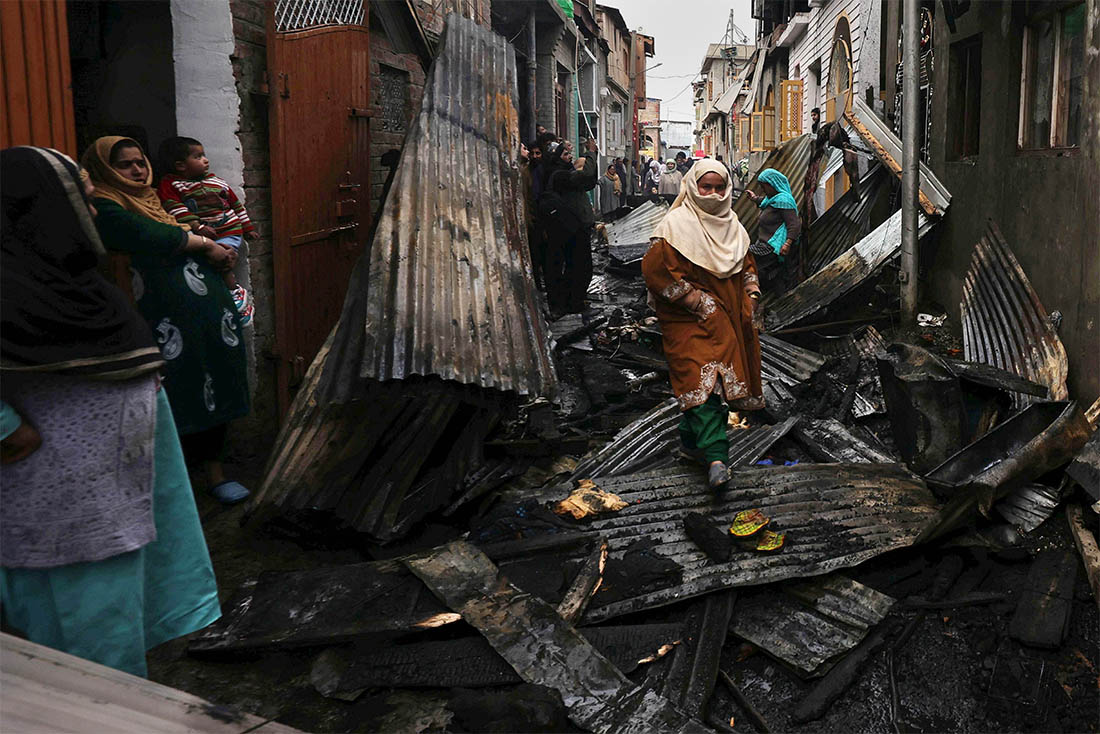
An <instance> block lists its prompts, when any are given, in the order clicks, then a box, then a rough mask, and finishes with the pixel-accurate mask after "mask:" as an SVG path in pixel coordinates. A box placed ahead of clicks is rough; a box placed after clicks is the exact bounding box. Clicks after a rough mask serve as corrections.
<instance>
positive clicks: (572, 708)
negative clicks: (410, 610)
mask: <svg viewBox="0 0 1100 734" xmlns="http://www.w3.org/2000/svg"><path fill="white" fill-rule="evenodd" d="M405 564H406V565H407V566H408V567H409V570H411V571H412V572H413V573H414V574H416V576H417V578H419V579H420V580H421V581H423V582H424V584H425V585H426V586H427V587H428V588H429V589H431V591H432V593H433V594H435V595H436V596H437V597H439V599H440V600H442V601H443V602H445V603H446V604H447V606H449V607H450V608H451V609H453V610H454V611H456V612H458V613H459V614H461V615H462V619H463V620H464V621H465V622H466V623H467V624H469V625H471V626H472V627H474V628H475V629H476V630H477V631H478V632H480V633H481V634H482V635H484V636H485V639H486V640H488V641H489V644H490V645H492V646H493V649H494V650H496V652H497V653H498V654H499V655H500V656H501V657H502V658H504V659H505V660H506V661H508V664H509V665H511V666H512V668H513V669H514V670H515V671H516V673H518V674H519V676H520V677H521V678H523V680H525V681H526V682H528V683H534V684H536V685H542V686H547V687H549V688H552V689H554V690H556V691H558V692H559V693H560V694H561V697H562V701H563V702H564V703H565V708H566V709H567V710H568V712H569V718H570V720H572V721H573V723H575V724H577V725H578V726H581V727H583V728H584V729H585V730H587V731H591V732H596V733H597V734H602V733H603V732H607V733H608V734H610V733H611V732H615V734H619V733H620V732H623V733H628V732H637V733H639V734H641V732H668V733H669V734H672V733H673V732H700V733H702V732H707V731H709V730H708V729H707V728H706V727H704V726H703V725H702V724H700V723H699V722H698V721H696V720H694V719H691V718H690V717H688V716H686V715H685V714H683V713H682V712H680V711H678V710H676V709H675V708H674V707H673V706H672V704H670V703H669V701H668V699H665V698H662V697H661V696H659V695H657V693H656V692H654V691H651V690H650V691H647V690H643V689H642V688H640V687H638V686H637V685H635V684H633V683H631V681H630V679H628V678H627V677H626V676H625V675H623V673H622V672H621V671H620V670H618V669H617V668H616V667H615V666H614V665H612V664H611V663H610V662H609V661H608V660H607V658H605V657H604V656H603V655H601V654H600V653H599V652H598V651H597V650H596V649H595V648H594V647H593V646H592V644H591V643H590V642H588V640H586V639H585V638H584V637H582V636H581V634H580V633H579V632H577V630H576V629H574V628H573V626H572V625H570V624H568V623H567V622H565V621H564V620H563V619H562V618H561V617H560V616H558V614H557V613H556V612H555V611H554V608H553V607H551V606H550V605H549V604H547V603H546V602H544V601H543V600H541V599H539V598H538V597H536V596H533V595H531V594H528V593H526V592H523V591H521V590H520V589H518V588H516V587H515V586H513V585H512V584H511V583H509V582H508V580H507V579H506V578H505V577H503V576H502V575H501V574H500V571H499V570H498V569H497V567H496V566H494V565H493V563H492V562H491V561H490V560H489V559H488V558H487V557H486V556H485V554H483V553H482V552H481V551H479V550H478V549H477V548H475V547H474V546H472V545H470V544H469V543H466V542H465V541H454V542H453V543H449V544H448V545H445V546H442V547H440V548H436V549H434V550H432V551H429V552H428V553H425V554H423V555H419V556H412V557H410V558H407V559H405Z"/></svg>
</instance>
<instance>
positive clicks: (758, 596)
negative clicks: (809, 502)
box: [730, 574, 895, 676]
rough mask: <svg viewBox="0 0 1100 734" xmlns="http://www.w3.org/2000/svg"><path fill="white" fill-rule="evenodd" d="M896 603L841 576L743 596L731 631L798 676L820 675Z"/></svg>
mask: <svg viewBox="0 0 1100 734" xmlns="http://www.w3.org/2000/svg"><path fill="white" fill-rule="evenodd" d="M894 602H895V600H894V599H893V598H892V597H890V596H887V595H886V594H882V593H880V592H878V591H875V590H874V589H872V588H870V587H869V586H864V585H863V584H861V583H858V582H856V581H852V580H851V579H849V578H847V577H845V576H842V575H840V574H829V575H828V576H823V577H820V578H817V579H812V580H810V581H806V582H799V583H793V584H787V585H785V586H783V587H782V590H780V589H774V588H769V589H767V590H763V589H762V590H760V591H754V592H750V593H747V594H744V595H742V597H741V599H740V600H739V602H738V605H737V614H735V615H734V617H733V620H732V622H731V624H730V631H731V632H733V633H734V634H735V635H738V636H739V637H742V638H744V639H746V640H748V641H749V642H751V643H753V644H754V645H756V646H757V647H759V648H761V649H762V650H764V651H765V652H766V653H768V654H769V655H772V656H773V657H775V658H778V659H779V660H781V661H783V662H784V663H787V664H788V665H790V666H791V667H792V668H794V669H796V670H798V671H799V672H800V673H802V674H805V675H810V676H817V675H823V674H824V673H825V672H826V671H827V670H828V668H829V667H830V666H831V664H832V663H833V662H834V661H835V660H836V659H837V658H838V657H840V656H841V655H843V654H844V653H846V652H848V651H849V650H851V649H852V648H853V647H855V646H856V645H857V644H859V642H860V641H861V640H862V639H863V638H864V637H866V636H867V632H868V631H869V630H870V629H871V627H873V626H874V625H876V624H878V623H879V622H881V621H882V620H883V619H884V618H885V617H886V614H887V613H888V612H889V611H890V608H891V607H892V606H893V605H894Z"/></svg>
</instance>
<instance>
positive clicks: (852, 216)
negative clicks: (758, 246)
mask: <svg viewBox="0 0 1100 734" xmlns="http://www.w3.org/2000/svg"><path fill="white" fill-rule="evenodd" d="M827 175H828V171H826V176H827ZM823 178H824V177H823ZM886 181H887V178H886V170H885V169H884V168H883V167H882V166H880V165H875V166H872V168H871V170H870V171H868V172H867V175H865V176H864V177H863V178H862V179H861V180H860V183H859V186H858V187H853V188H850V189H848V191H846V192H844V195H843V196H841V197H840V198H839V199H838V200H837V201H836V202H835V203H834V204H833V205H832V206H831V207H829V208H828V209H826V210H825V213H824V214H822V215H821V216H820V217H818V218H817V219H815V220H814V221H813V222H812V223H811V224H810V227H809V229H808V230H807V232H806V249H805V251H804V253H805V254H804V255H803V258H802V263H803V269H804V270H805V272H806V273H807V274H808V275H812V274H813V273H816V272H817V271H819V270H821V269H822V268H823V267H825V266H826V265H828V264H829V263H831V262H832V261H833V260H835V259H836V258H837V257H839V256H840V255H841V254H842V253H844V252H845V251H846V250H847V249H848V248H850V247H851V246H852V245H854V244H856V243H857V242H859V240H860V239H861V238H862V237H863V236H864V235H866V234H867V232H869V231H870V229H871V223H870V216H871V207H872V206H873V205H874V203H875V201H876V200H877V199H878V197H879V196H880V195H881V194H882V193H883V191H884V190H885V189H886V187H885V186H883V184H884V183H885V182H886Z"/></svg>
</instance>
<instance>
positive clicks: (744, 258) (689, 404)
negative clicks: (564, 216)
mask: <svg viewBox="0 0 1100 734" xmlns="http://www.w3.org/2000/svg"><path fill="white" fill-rule="evenodd" d="M731 201H732V187H731V186H730V181H729V172H728V171H727V170H726V167H725V166H724V165H722V164H721V163H719V162H717V161H713V160H710V159H703V160H701V161H699V162H698V163H696V164H695V165H694V166H692V167H691V169H690V170H689V171H688V172H687V174H685V175H684V180H683V183H682V184H681V188H680V194H679V195H678V196H677V198H676V201H675V202H674V203H673V205H672V208H671V209H670V210H669V213H668V214H667V215H666V216H665V218H664V220H663V221H662V222H661V223H660V224H659V225H658V226H657V229H656V230H655V231H654V237H653V238H652V239H651V241H650V242H651V244H650V248H649V251H648V252H647V253H646V256H645V258H644V259H643V260H642V274H643V276H644V277H645V282H646V287H648V289H649V291H650V293H651V294H652V296H653V298H652V299H651V301H652V302H653V303H654V308H655V309H656V311H657V318H658V319H659V321H660V323H661V333H662V341H663V344H664V351H665V357H666V358H667V359H668V366H669V379H670V380H671V382H672V390H673V392H674V393H675V394H676V397H677V398H678V399H679V401H680V409H681V410H682V411H683V412H684V414H683V419H682V420H681V422H680V438H681V440H682V441H683V443H684V447H685V449H686V450H687V452H688V453H689V454H691V455H693V456H695V457H696V458H699V459H705V460H706V462H707V463H708V465H709V477H708V479H709V484H710V486H711V487H712V488H715V489H717V488H719V487H721V486H722V485H724V484H725V483H726V482H727V481H728V480H729V470H728V468H727V467H726V462H727V461H728V458H729V439H728V438H727V436H726V423H727V418H728V411H729V409H733V410H758V409H760V408H763V407H764V399H763V396H762V392H761V385H760V342H759V340H758V338H757V334H756V330H755V329H754V328H753V326H752V316H753V311H754V309H755V306H756V303H757V300H758V299H759V298H760V285H759V281H758V279H757V275H756V262H755V260H754V259H753V256H752V253H751V252H750V251H749V236H748V233H747V232H745V228H744V227H743V226H741V222H740V221H739V220H738V219H737V215H736V214H734V213H733V210H732V209H731V208H730V204H731ZM723 403H724V404H723Z"/></svg>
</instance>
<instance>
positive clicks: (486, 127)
mask: <svg viewBox="0 0 1100 734" xmlns="http://www.w3.org/2000/svg"><path fill="white" fill-rule="evenodd" d="M448 24H449V26H448V28H449V29H450V30H449V32H447V33H446V34H445V35H444V39H443V46H442V48H441V49H440V53H439V56H438V58H437V59H436V61H435V64H434V65H433V67H432V72H431V78H430V79H429V80H428V83H427V85H426V86H425V96H424V102H423V104H422V105H421V108H420V116H419V118H418V120H417V123H416V125H415V126H414V128H413V129H412V130H411V131H410V132H409V137H408V140H407V142H406V144H405V149H404V151H403V153H402V154H401V163H400V166H399V167H398V170H397V176H396V178H395V180H394V184H393V188H392V189H391V191H390V195H389V198H388V199H387V201H386V205H385V208H384V209H383V211H382V216H381V219H380V221H379V223H378V230H377V232H376V234H375V237H374V244H373V246H372V250H371V260H370V271H369V276H368V277H369V288H368V295H367V308H366V323H365V325H364V342H363V358H362V365H361V375H362V376H363V377H370V378H374V379H378V380H391V379H402V378H406V377H411V376H414V375H424V376H427V375H435V376H438V377H441V378H443V379H445V380H454V381H457V382H461V383H464V384H468V385H477V386H480V387H484V388H496V389H500V390H512V391H515V392H517V393H520V394H522V395H545V394H548V393H550V392H552V391H553V389H554V386H555V383H556V376H555V374H554V366H553V363H552V361H551V358H550V350H549V346H548V345H549V342H548V339H547V335H546V332H545V328H546V327H545V323H544V321H543V317H542V313H541V311H540V308H539V298H538V294H537V291H536V289H535V284H534V281H533V280H532V278H531V263H530V250H529V248H528V243H527V229H526V226H524V225H523V221H524V212H523V207H524V201H523V193H522V187H521V183H520V171H519V168H518V166H517V159H518V150H519V116H518V114H519V113H518V99H517V91H516V66H515V55H514V53H513V52H512V50H511V48H510V47H509V45H508V43H507V41H506V40H505V39H504V38H503V37H501V36H499V35H497V34H495V33H493V32H492V31H490V30H487V29H485V28H482V27H480V26H478V25H477V24H475V23H473V22H471V21H469V20H466V19H464V18H460V17H458V16H457V15H452V16H451V17H450V18H449V19H448Z"/></svg>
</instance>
